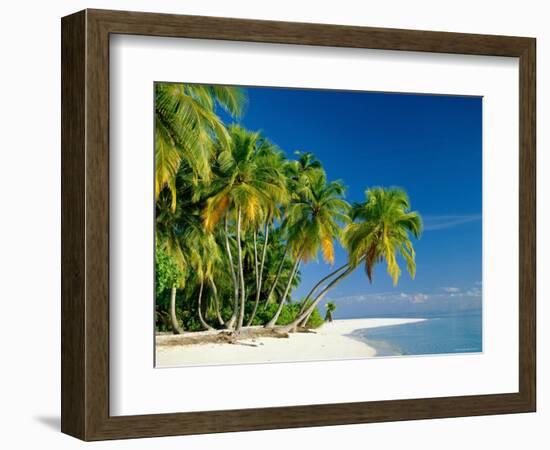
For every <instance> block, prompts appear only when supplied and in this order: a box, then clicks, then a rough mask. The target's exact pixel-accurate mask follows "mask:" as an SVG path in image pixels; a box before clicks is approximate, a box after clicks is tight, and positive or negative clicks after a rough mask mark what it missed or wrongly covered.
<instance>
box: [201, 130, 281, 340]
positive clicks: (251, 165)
mask: <svg viewBox="0 0 550 450" xmlns="http://www.w3.org/2000/svg"><path fill="white" fill-rule="evenodd" d="M229 134H230V137H231V144H230V145H229V147H227V148H226V147H223V146H221V147H220V148H219V151H218V153H217V157H216V165H215V172H216V179H215V180H214V181H213V183H212V187H213V192H214V194H213V195H212V196H211V197H210V198H209V199H208V201H207V203H206V206H205V208H204V209H203V213H202V216H203V221H204V227H205V229H206V230H207V231H208V232H212V231H213V230H214V227H215V226H216V225H217V224H218V222H219V221H220V220H221V219H222V218H223V219H224V220H225V221H226V222H225V224H227V221H228V219H229V218H230V216H231V215H232V216H233V220H234V224H235V225H234V228H235V231H236V236H235V239H236V244H237V245H236V247H237V265H236V266H237V271H236V272H237V273H236V277H235V278H236V281H237V283H236V286H235V293H237V291H238V295H239V299H240V301H239V305H238V308H239V312H238V318H237V325H236V328H235V331H239V330H240V329H241V328H242V326H243V320H244V309H245V301H246V287H245V278H244V263H243V248H242V241H243V234H244V233H245V232H246V231H248V230H251V231H252V232H256V233H257V229H258V227H259V226H260V224H261V223H262V222H263V223H265V221H266V220H268V219H267V218H268V217H269V216H270V211H275V209H276V205H277V204H279V203H281V202H284V199H285V196H286V183H285V178H284V174H283V173H282V172H281V171H280V169H279V167H277V166H276V165H274V164H273V161H274V160H275V158H274V157H273V155H274V154H276V153H277V152H278V151H277V150H276V149H275V148H274V146H273V145H272V144H271V143H269V141H267V140H266V139H264V138H263V137H262V136H261V134H260V133H257V132H250V131H247V130H245V129H244V128H242V127H239V126H232V127H231V128H230V129H229ZM226 235H228V231H227V232H226ZM226 247H227V249H229V250H227V252H228V256H229V253H230V246H226ZM256 266H257V265H256ZM256 279H258V278H256Z"/></svg>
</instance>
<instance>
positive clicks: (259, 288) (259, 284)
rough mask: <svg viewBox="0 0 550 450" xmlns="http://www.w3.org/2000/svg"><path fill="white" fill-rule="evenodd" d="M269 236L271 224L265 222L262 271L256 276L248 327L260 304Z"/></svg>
mask: <svg viewBox="0 0 550 450" xmlns="http://www.w3.org/2000/svg"><path fill="white" fill-rule="evenodd" d="M268 237H269V226H268V224H267V222H266V224H265V232H264V247H263V250H262V260H261V262H260V273H259V274H258V275H257V277H256V300H255V301H254V309H253V310H252V314H250V318H249V319H248V322H247V324H246V326H247V327H249V326H250V325H251V324H252V321H253V320H254V317H255V316H256V311H257V310H258V304H259V303H260V295H261V292H262V284H263V274H264V264H265V254H266V253H267V239H268ZM255 238H256V235H255V234H254V252H256V240H255Z"/></svg>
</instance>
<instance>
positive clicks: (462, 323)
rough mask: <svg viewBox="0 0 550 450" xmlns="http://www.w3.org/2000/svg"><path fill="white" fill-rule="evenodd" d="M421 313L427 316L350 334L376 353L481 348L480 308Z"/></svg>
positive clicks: (451, 350)
mask: <svg viewBox="0 0 550 450" xmlns="http://www.w3.org/2000/svg"><path fill="white" fill-rule="evenodd" d="M421 317H422V318H425V319H426V320H423V321H421V322H414V323H406V324H402V325H390V326H384V327H379V328H369V329H360V330H355V331H354V332H353V333H352V335H351V336H352V337H354V338H356V339H358V340H361V341H363V342H366V343H367V344H368V345H370V346H371V347H374V348H375V349H376V356H396V355H434V354H442V353H476V352H482V351H483V340H482V313H481V310H476V311H464V312H455V313H446V314H435V315H431V316H427V315H426V314H424V315H423V316H421ZM403 318H405V317H403ZM411 318H412V317H411Z"/></svg>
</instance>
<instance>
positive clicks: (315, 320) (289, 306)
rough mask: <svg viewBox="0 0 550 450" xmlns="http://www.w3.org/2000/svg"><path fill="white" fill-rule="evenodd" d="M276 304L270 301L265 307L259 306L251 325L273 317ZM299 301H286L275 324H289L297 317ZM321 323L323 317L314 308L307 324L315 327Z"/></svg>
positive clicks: (265, 321)
mask: <svg viewBox="0 0 550 450" xmlns="http://www.w3.org/2000/svg"><path fill="white" fill-rule="evenodd" d="M277 307H278V305H277V304H276V303H272V304H270V305H268V306H267V308H265V309H264V308H260V310H259V311H258V313H257V314H256V317H255V318H254V321H253V322H252V325H264V324H265V323H267V322H269V320H270V319H271V318H272V317H273V315H274V314H275V312H276V311H277ZM300 307H301V304H300V303H286V304H285V305H284V306H283V309H282V311H281V314H280V315H279V318H278V319H277V324H276V325H289V324H291V323H292V322H293V321H294V320H295V319H296V317H298V313H299V312H300ZM322 324H323V318H322V317H321V314H320V313H319V311H318V310H317V308H315V310H314V311H313V313H312V314H311V316H310V318H309V321H308V324H307V326H308V327H309V328H317V327H319V326H321V325H322Z"/></svg>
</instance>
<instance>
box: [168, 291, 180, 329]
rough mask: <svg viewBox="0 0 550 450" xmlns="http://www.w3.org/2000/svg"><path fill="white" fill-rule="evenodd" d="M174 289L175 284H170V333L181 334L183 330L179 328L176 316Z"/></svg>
mask: <svg viewBox="0 0 550 450" xmlns="http://www.w3.org/2000/svg"><path fill="white" fill-rule="evenodd" d="M176 291H177V289H176V286H172V291H171V292H170V322H171V325H172V333H174V334H181V333H182V331H183V330H182V329H181V328H180V325H179V323H178V318H177V316H176Z"/></svg>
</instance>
